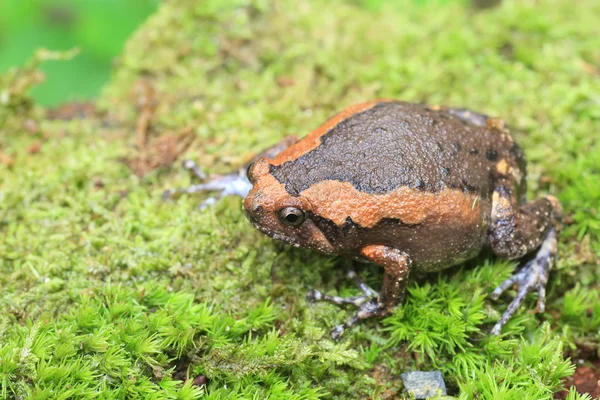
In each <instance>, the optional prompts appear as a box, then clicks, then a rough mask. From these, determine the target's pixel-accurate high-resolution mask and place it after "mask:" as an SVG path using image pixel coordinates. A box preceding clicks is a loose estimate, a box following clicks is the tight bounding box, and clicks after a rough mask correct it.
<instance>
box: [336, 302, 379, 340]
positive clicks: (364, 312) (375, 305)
mask: <svg viewBox="0 0 600 400" xmlns="http://www.w3.org/2000/svg"><path fill="white" fill-rule="evenodd" d="M390 313H391V312H390V310H387V309H386V308H385V307H384V306H383V305H382V304H381V303H380V302H379V298H372V299H369V301H365V302H363V303H362V304H361V305H360V306H359V307H358V311H357V312H356V314H354V315H353V316H352V318H350V319H349V320H348V321H346V322H345V323H344V324H342V325H338V326H336V327H335V328H333V329H332V330H331V337H332V338H333V339H335V340H338V339H339V338H341V337H342V335H343V333H344V332H345V331H346V330H347V329H349V328H351V327H353V326H354V325H356V324H357V323H358V322H359V321H362V320H363V319H367V318H372V317H383V316H386V315H389V314H390Z"/></svg>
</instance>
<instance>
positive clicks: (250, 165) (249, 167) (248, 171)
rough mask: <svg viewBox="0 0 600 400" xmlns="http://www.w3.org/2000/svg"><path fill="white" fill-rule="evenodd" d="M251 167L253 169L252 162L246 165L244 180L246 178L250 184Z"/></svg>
mask: <svg viewBox="0 0 600 400" xmlns="http://www.w3.org/2000/svg"><path fill="white" fill-rule="evenodd" d="M252 167H254V161H252V162H251V163H250V164H248V168H246V178H248V180H249V181H250V183H254V182H252Z"/></svg>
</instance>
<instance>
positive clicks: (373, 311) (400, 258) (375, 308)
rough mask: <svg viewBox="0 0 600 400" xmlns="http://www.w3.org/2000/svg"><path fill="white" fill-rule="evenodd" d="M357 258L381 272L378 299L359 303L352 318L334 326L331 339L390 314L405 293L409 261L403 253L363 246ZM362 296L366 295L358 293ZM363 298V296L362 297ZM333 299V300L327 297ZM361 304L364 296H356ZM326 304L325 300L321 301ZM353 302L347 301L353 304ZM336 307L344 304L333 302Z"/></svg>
mask: <svg viewBox="0 0 600 400" xmlns="http://www.w3.org/2000/svg"><path fill="white" fill-rule="evenodd" d="M361 254H362V255H363V256H364V257H365V258H367V259H368V260H369V261H372V262H373V263H375V264H378V265H381V266H382V267H383V268H384V276H383V285H382V287H381V293H380V295H379V296H377V297H375V298H372V299H370V300H369V301H361V302H360V303H359V305H358V311H357V312H356V314H355V315H354V316H353V317H352V318H350V319H349V320H348V321H346V322H345V323H344V324H342V325H338V326H336V327H335V328H333V330H332V331H331V337H332V338H334V339H339V338H340V337H341V336H342V334H343V333H344V331H345V330H346V329H348V328H350V327H352V326H354V325H355V324H356V323H357V322H359V321H360V320H363V319H366V318H371V317H383V316H386V315H389V314H391V313H392V311H393V310H394V308H396V306H397V305H398V304H399V303H400V302H401V301H402V299H403V298H404V294H405V292H406V283H407V280H408V275H409V272H410V267H411V265H412V261H411V259H410V257H409V256H408V254H406V253H404V252H403V251H400V250H397V249H394V248H391V247H387V246H382V245H372V246H366V247H364V248H363V249H362V250H361ZM362 290H363V293H365V292H366V290H365V289H362ZM365 295H366V293H365ZM331 297H333V296H331ZM359 297H360V298H361V300H363V299H364V297H365V296H359ZM323 300H329V301H331V299H330V298H329V299H328V298H323ZM355 300H356V298H351V301H349V302H350V303H352V304H356V303H355ZM336 303H337V304H342V303H346V302H345V301H341V302H339V303H338V302H336Z"/></svg>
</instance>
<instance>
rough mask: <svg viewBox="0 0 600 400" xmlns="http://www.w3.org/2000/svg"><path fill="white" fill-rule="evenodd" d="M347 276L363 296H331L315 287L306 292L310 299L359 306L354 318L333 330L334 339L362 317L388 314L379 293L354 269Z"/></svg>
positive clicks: (339, 336)
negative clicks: (380, 300)
mask: <svg viewBox="0 0 600 400" xmlns="http://www.w3.org/2000/svg"><path fill="white" fill-rule="evenodd" d="M347 277H348V278H350V279H352V280H353V281H354V283H355V284H356V286H357V287H358V288H359V289H360V291H361V292H362V293H363V294H362V295H361V296H352V297H341V296H331V295H328V294H325V293H322V292H320V291H318V290H314V289H313V290H311V291H309V292H308V293H307V294H306V298H307V299H308V300H309V301H328V302H330V303H333V304H337V305H343V304H351V305H353V306H355V307H357V308H358V311H357V312H356V314H355V315H354V316H353V317H352V318H350V319H349V320H348V321H346V322H345V323H343V324H341V325H338V326H336V327H335V328H333V329H332V330H331V337H332V338H333V339H334V340H338V339H339V338H341V337H342V335H343V334H344V332H345V331H346V329H349V328H351V327H352V326H354V325H356V323H357V322H359V321H360V320H362V319H366V318H371V317H375V316H382V315H384V314H387V312H386V310H385V309H384V307H383V306H382V305H381V304H380V302H379V294H378V293H377V292H376V291H375V290H373V289H371V288H370V287H369V285H367V284H366V283H365V282H364V281H363V280H362V279H360V278H359V276H358V275H357V274H356V272H354V271H353V270H350V271H348V274H347Z"/></svg>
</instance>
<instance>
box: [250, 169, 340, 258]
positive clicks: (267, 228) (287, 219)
mask: <svg viewBox="0 0 600 400" xmlns="http://www.w3.org/2000/svg"><path fill="white" fill-rule="evenodd" d="M247 175H248V179H249V180H250V182H251V183H252V190H250V193H248V195H247V196H246V198H245V199H244V211H245V212H246V216H247V217H248V220H250V222H251V223H252V225H254V227H255V228H256V229H258V230H259V231H261V232H263V233H264V234H266V235H268V236H270V237H272V238H273V239H277V240H281V241H282V242H285V243H287V244H290V245H292V246H294V247H304V248H310V249H314V250H318V251H321V252H324V253H333V252H334V251H335V249H334V247H333V246H332V245H331V243H330V242H329V240H327V238H326V237H325V235H324V234H323V232H322V231H321V229H319V227H318V226H317V225H316V224H315V223H314V221H313V220H312V219H311V217H312V209H311V206H310V203H309V202H308V201H307V200H306V199H305V198H303V197H302V196H292V195H291V194H289V193H288V192H287V191H286V189H285V185H284V184H282V183H281V182H279V181H278V180H277V179H276V178H275V177H274V176H273V175H272V174H271V172H270V168H269V162H268V160H267V159H266V158H265V157H259V158H258V159H256V161H254V162H253V163H252V164H250V166H249V167H248V172H247Z"/></svg>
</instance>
